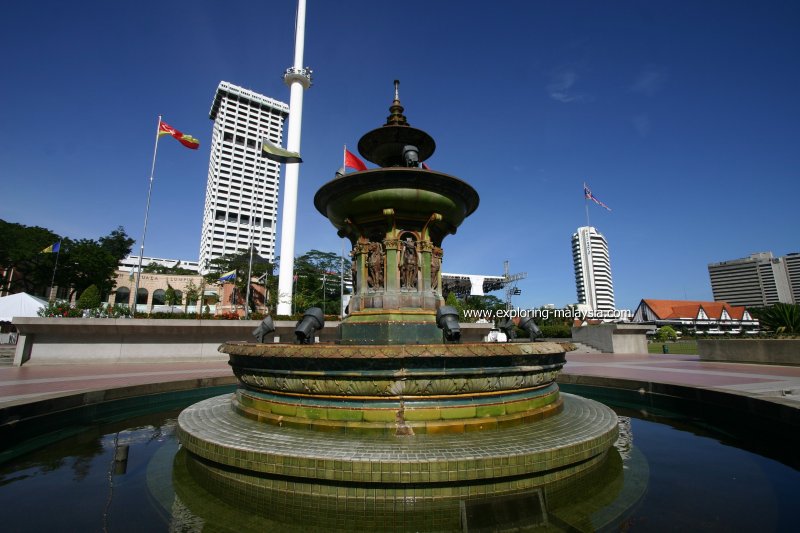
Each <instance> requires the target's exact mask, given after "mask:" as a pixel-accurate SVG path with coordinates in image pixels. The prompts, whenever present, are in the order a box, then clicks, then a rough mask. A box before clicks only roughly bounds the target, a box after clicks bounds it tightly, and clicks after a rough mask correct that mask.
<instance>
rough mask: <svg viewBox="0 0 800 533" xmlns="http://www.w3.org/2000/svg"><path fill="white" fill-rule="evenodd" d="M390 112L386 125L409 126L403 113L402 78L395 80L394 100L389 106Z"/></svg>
mask: <svg viewBox="0 0 800 533" xmlns="http://www.w3.org/2000/svg"><path fill="white" fill-rule="evenodd" d="M389 112H390V113H391V115H389V117H388V118H387V119H386V124H384V126H409V123H408V121H407V120H406V116H405V115H404V114H403V106H402V105H400V80H394V101H393V102H392V105H391V106H390V107H389Z"/></svg>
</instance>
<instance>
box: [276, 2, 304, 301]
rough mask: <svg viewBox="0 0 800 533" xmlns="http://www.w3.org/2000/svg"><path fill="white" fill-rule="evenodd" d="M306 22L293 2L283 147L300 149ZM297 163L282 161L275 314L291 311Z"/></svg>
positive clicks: (302, 9)
mask: <svg viewBox="0 0 800 533" xmlns="http://www.w3.org/2000/svg"><path fill="white" fill-rule="evenodd" d="M305 26H306V0H298V2H297V28H296V30H295V41H294V65H293V66H292V67H291V68H288V69H286V73H285V74H284V76H283V81H284V82H285V83H286V85H288V86H289V91H290V96H289V131H288V140H287V141H286V149H287V150H289V151H290V152H297V153H299V152H300V129H301V126H302V120H303V91H304V90H306V89H308V88H309V87H310V86H311V69H309V68H307V67H305V68H304V67H303V46H304V40H305ZM299 175H300V165H286V181H285V184H284V188H283V213H282V215H281V253H280V258H281V262H280V268H279V270H278V310H277V314H279V315H290V314H292V282H293V279H294V237H295V229H296V222H297V180H298V177H299Z"/></svg>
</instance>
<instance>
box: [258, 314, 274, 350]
mask: <svg viewBox="0 0 800 533" xmlns="http://www.w3.org/2000/svg"><path fill="white" fill-rule="evenodd" d="M273 331H275V323H274V322H273V321H272V317H271V316H268V317H266V318H264V320H262V321H261V324H259V325H258V327H257V328H256V329H254V330H253V337H255V338H256V341H258V343H259V344H264V341H265V340H266V338H267V335H269V334H270V333H272V332H273Z"/></svg>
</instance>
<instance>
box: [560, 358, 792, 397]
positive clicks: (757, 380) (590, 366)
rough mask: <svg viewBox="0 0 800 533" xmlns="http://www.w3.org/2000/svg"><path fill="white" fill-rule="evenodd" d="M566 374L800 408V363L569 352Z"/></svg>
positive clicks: (564, 371)
mask: <svg viewBox="0 0 800 533" xmlns="http://www.w3.org/2000/svg"><path fill="white" fill-rule="evenodd" d="M563 373H564V374H567V375H572V376H595V377H603V378H612V379H627V380H634V381H645V382H651V383H665V384H670V385H680V386H683V387H691V388H697V389H708V390H715V391H721V392H729V393H733V394H737V395H742V396H750V397H754V398H760V399H764V400H771V401H775V402H777V403H781V404H784V405H789V406H792V407H794V408H800V366H779V365H758V364H743V363H712V362H702V361H700V358H699V357H698V356H696V355H661V354H659V355H655V354H586V353H575V352H573V353H568V354H567V365H566V366H565V367H564V370H563Z"/></svg>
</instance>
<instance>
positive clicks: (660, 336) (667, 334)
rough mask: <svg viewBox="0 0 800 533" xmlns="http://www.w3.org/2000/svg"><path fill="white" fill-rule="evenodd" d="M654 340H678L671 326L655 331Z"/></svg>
mask: <svg viewBox="0 0 800 533" xmlns="http://www.w3.org/2000/svg"><path fill="white" fill-rule="evenodd" d="M655 340H657V341H658V342H666V341H674V340H678V334H677V333H676V332H675V330H674V329H673V328H672V326H661V327H660V328H658V329H657V330H656V336H655Z"/></svg>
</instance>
